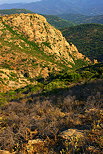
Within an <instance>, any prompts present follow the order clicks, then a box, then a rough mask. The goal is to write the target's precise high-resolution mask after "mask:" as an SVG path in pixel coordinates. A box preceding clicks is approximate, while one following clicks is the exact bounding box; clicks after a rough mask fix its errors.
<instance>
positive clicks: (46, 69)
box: [0, 13, 88, 90]
mask: <svg viewBox="0 0 103 154" xmlns="http://www.w3.org/2000/svg"><path fill="white" fill-rule="evenodd" d="M0 37H1V39H0V52H1V54H0V55H1V57H0V58H1V62H0V64H1V67H0V68H1V77H0V78H1V82H2V84H3V86H4V87H10V88H9V90H10V89H11V88H14V89H15V88H16V87H21V86H24V85H26V84H29V83H30V81H31V80H30V79H34V78H35V77H37V76H42V77H44V78H45V77H47V76H48V75H49V73H50V72H51V71H53V70H55V71H58V70H61V69H64V68H69V67H70V68H71V67H73V66H74V65H75V64H76V60H78V59H80V60H83V59H84V58H85V57H84V56H83V55H82V54H81V53H79V52H78V50H77V48H76V46H75V45H73V44H72V43H70V44H69V43H68V42H67V41H66V39H65V38H64V37H63V36H62V33H61V32H60V31H59V30H57V29H55V28H54V27H53V26H51V25H50V24H49V23H48V22H47V21H46V19H45V18H44V17H43V16H41V15H38V14H23V13H22V14H13V15H5V16H2V17H1V18H0ZM87 60H88V59H87ZM10 79H11V81H10ZM18 84H19V85H18ZM17 85H18V86H17ZM2 89H3V88H2ZM4 89H5V88H4ZM7 89H8V88H6V90H7Z"/></svg>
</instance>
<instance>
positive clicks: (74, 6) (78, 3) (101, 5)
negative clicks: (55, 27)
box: [0, 0, 103, 15]
mask: <svg viewBox="0 0 103 154" xmlns="http://www.w3.org/2000/svg"><path fill="white" fill-rule="evenodd" d="M12 8H25V9H28V10H31V11H33V12H35V13H39V14H64V13H72V14H74V13H75V14H84V15H100V14H103V1H102V0H98V1H97V0H93V1H91V0H59V1H57V0H41V1H37V2H32V3H15V4H2V5H0V9H12Z"/></svg>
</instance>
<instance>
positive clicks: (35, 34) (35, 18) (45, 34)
mask: <svg viewBox="0 0 103 154" xmlns="http://www.w3.org/2000/svg"><path fill="white" fill-rule="evenodd" d="M3 21H4V22H5V23H6V24H8V25H9V26H11V27H13V29H15V30H17V31H18V32H19V33H21V34H24V35H25V36H26V37H28V39H29V40H30V41H34V42H36V43H38V44H39V46H40V47H42V48H43V50H44V52H45V53H46V54H53V55H55V57H56V59H59V60H61V59H64V60H65V61H66V62H67V63H68V62H72V63H74V60H73V58H72V57H74V58H75V59H78V58H79V59H83V58H84V56H83V55H82V54H81V53H79V52H78V50H77V48H76V47H75V46H74V45H73V44H68V43H67V41H66V40H65V38H64V37H63V36H62V33H61V32H60V31H59V30H57V29H55V28H54V27H53V26H51V25H50V24H49V23H48V22H47V21H46V19H45V18H44V17H43V16H41V15H38V14H23V13H22V14H20V15H18V14H15V15H9V16H8V15H6V16H4V17H3ZM45 44H48V45H47V46H46V45H45ZM71 55H72V56H71Z"/></svg>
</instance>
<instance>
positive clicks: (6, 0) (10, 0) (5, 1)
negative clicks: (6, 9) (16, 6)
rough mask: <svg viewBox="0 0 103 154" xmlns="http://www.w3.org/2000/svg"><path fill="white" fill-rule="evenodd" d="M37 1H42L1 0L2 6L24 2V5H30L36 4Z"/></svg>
mask: <svg viewBox="0 0 103 154" xmlns="http://www.w3.org/2000/svg"><path fill="white" fill-rule="evenodd" d="M36 1H40V0H0V4H4V3H9V4H10V3H19V2H23V3H29V2H36Z"/></svg>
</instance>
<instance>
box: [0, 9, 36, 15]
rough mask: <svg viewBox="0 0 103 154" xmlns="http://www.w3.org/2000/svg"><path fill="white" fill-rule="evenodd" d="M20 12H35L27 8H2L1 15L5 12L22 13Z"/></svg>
mask: <svg viewBox="0 0 103 154" xmlns="http://www.w3.org/2000/svg"><path fill="white" fill-rule="evenodd" d="M20 13H25V14H26V13H33V12H32V11H29V10H26V9H4V10H0V14H1V15H5V14H20Z"/></svg>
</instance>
